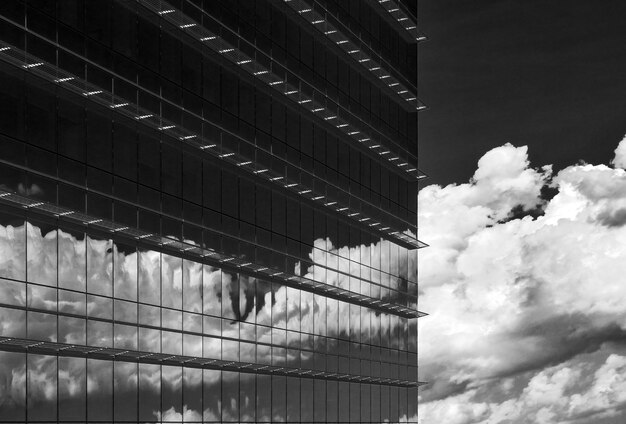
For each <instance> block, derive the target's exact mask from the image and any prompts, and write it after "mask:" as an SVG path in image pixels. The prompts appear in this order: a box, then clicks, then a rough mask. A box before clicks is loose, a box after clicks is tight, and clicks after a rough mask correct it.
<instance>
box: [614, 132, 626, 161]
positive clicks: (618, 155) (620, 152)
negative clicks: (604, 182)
mask: <svg viewBox="0 0 626 424" xmlns="http://www.w3.org/2000/svg"><path fill="white" fill-rule="evenodd" d="M612 163H613V165H615V167H617V168H622V169H626V137H624V139H623V140H622V141H621V142H620V143H619V144H618V146H617V149H615V157H614V158H613V162H612Z"/></svg>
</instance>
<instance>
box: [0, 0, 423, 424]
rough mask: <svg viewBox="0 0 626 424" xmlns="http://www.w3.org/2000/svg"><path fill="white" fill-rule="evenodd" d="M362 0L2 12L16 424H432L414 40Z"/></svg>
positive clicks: (8, 414)
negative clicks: (422, 414)
mask: <svg viewBox="0 0 626 424" xmlns="http://www.w3.org/2000/svg"><path fill="white" fill-rule="evenodd" d="M350 3H355V2H350ZM356 3H358V6H357V7H356V9H354V8H353V7H352V6H350V7H348V8H347V9H346V8H345V6H343V3H342V2H337V3H334V2H332V1H329V0H327V1H314V0H306V1H305V0H297V1H296V0H284V1H283V0H280V1H279V0H257V1H255V2H250V1H247V0H240V1H232V0H231V1H226V0H223V1H218V0H178V1H170V2H164V1H160V0H110V1H102V2H94V1H85V0H37V1H34V0H12V1H7V2H0V20H1V22H0V109H1V110H0V152H2V154H0V422H14V423H16V422H42V423H61V422H63V423H70V422H76V423H79V422H80V423H83V422H100V423H112V422H128V423H133V422H142V423H144V422H181V423H182V422H302V423H306V422H417V388H418V386H419V384H420V383H419V382H418V380H417V323H416V321H417V318H418V317H419V316H420V315H421V314H420V312H418V310H417V295H418V288H417V248H419V247H421V246H423V245H424V244H423V243H421V242H420V241H419V240H418V239H417V226H416V206H417V205H416V197H417V181H418V180H419V179H420V178H421V177H423V174H421V173H420V172H419V170H417V167H416V163H417V159H416V153H417V145H416V134H417V113H418V110H419V109H421V108H422V105H421V103H420V102H419V101H418V100H417V96H416V88H415V86H416V72H415V69H416V63H415V60H416V51H415V50H416V44H415V43H416V41H417V40H416V37H415V36H414V33H415V31H413V29H412V28H410V29H407V25H405V24H403V25H398V23H397V22H396V21H397V19H396V21H394V20H393V19H390V18H389V16H390V14H392V15H393V14H394V13H395V12H390V11H389V10H390V9H389V7H388V5H384V4H381V3H383V2H377V1H359V2H356ZM394 3H395V2H394ZM402 10H403V13H404V15H401V17H403V16H408V17H409V18H410V19H411V20H414V18H413V17H412V14H411V13H410V12H408V11H407V10H408V9H405V8H403V9H402ZM393 16H395V15H393ZM399 16H400V15H399ZM401 22H403V21H401ZM355 49H358V50H359V51H358V52H354V51H353V50H355ZM370 62H371V64H369V65H368V63H370ZM375 68H379V69H375Z"/></svg>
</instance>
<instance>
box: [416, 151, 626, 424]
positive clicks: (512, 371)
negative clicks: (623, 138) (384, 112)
mask: <svg viewBox="0 0 626 424" xmlns="http://www.w3.org/2000/svg"><path fill="white" fill-rule="evenodd" d="M622 144H624V143H622ZM616 164H617V162H616ZM548 184H550V185H552V186H553V187H554V188H556V190H557V194H556V195H555V196H554V197H553V198H552V199H550V200H549V201H544V200H542V198H541V196H540V194H541V189H542V187H543V186H544V185H548ZM536 207H541V208H543V210H544V213H543V215H542V216H539V217H538V218H532V217H531V216H524V217H522V218H516V216H520V210H527V211H528V210H532V209H534V208H536ZM514 213H516V214H517V215H515V214H514ZM419 224H420V237H421V238H422V239H423V240H424V241H426V242H427V243H429V244H430V247H429V248H427V249H424V250H422V251H420V254H419V257H420V288H421V290H422V291H423V294H422V295H421V297H420V309H423V310H425V311H426V312H428V313H429V314H430V317H427V318H424V319H421V320H420V323H419V331H420V345H419V349H420V374H421V378H422V379H425V380H429V381H431V383H432V384H431V385H430V386H429V387H427V388H425V389H423V390H422V392H421V397H422V403H421V405H420V413H421V415H420V418H421V419H423V422H424V423H428V422H458V423H483V422H484V423H490V424H491V423H500V422H503V423H505V422H506V423H509V422H511V423H518V422H520V423H521V422H532V423H540V422H546V423H557V422H569V421H567V420H575V419H579V418H577V417H580V416H582V415H581V414H591V413H593V414H596V412H595V411H596V410H601V409H602V408H604V409H605V410H609V409H611V408H617V407H618V406H619V405H623V406H626V399H622V398H621V397H620V396H617V395H615V394H611V393H613V392H614V391H615V390H621V386H619V384H617V383H616V385H615V386H614V387H613V386H610V385H609V386H606V385H605V386H606V387H608V389H607V390H608V391H607V390H605V391H604V392H603V391H602V390H600V391H599V392H598V393H607V395H606V396H605V397H602V396H601V395H598V396H596V397H597V398H598V402H597V405H601V406H597V405H596V406H594V407H595V408H596V409H594V410H593V411H592V410H591V409H590V408H591V405H590V404H589V403H586V404H585V405H584V410H581V411H578V410H576V407H575V406H573V405H575V402H574V400H573V399H575V397H574V394H575V393H578V394H579V395H580V396H581V397H580V399H583V398H585V397H586V396H589V397H591V398H593V399H595V398H596V397H593V396H594V394H593V393H594V392H592V391H591V390H590V391H584V390H582V389H581V388H580V387H576V388H575V389H572V387H570V385H571V384H572V382H573V381H576V380H577V379H578V380H580V379H584V378H585V376H587V377H588V376H589V375H591V374H593V372H594V370H595V369H599V368H598V367H600V364H599V363H594V366H590V367H585V366H582V365H580V366H578V365H576V364H575V365H576V366H572V367H569V368H558V369H556V368H555V369H552V368H546V367H547V366H550V365H552V364H564V363H568V362H567V361H570V360H573V359H572V358H574V359H575V358H579V357H580V355H581V354H583V353H584V352H587V351H591V352H596V351H598V349H600V348H601V347H602V346H603V345H604V343H605V342H609V341H612V340H616V339H619V338H621V337H623V336H624V335H625V334H626V310H625V309H624V308H623V305H624V304H625V302H626V279H625V277H624V275H626V260H624V259H626V226H625V225H624V224H626V171H624V170H622V169H613V168H609V167H607V166H604V165H597V166H592V165H587V164H582V165H576V166H571V167H568V168H566V169H564V170H563V171H561V172H560V173H559V174H558V175H556V176H555V177H553V178H552V176H551V168H550V167H544V168H542V169H541V170H534V169H531V168H529V164H528V159H527V149H526V148H525V147H519V148H515V147H513V146H511V145H509V144H507V145H505V146H502V147H499V148H496V149H494V150H492V151H490V152H488V153H487V154H485V156H483V158H481V160H480V161H479V163H478V170H477V171H476V173H475V174H474V178H473V180H472V181H471V182H470V183H468V184H460V185H450V186H447V187H439V186H429V187H425V188H424V189H422V190H421V191H420V193H419ZM614 362H615V361H613V362H612V363H614ZM542 370H543V371H542ZM546 370H552V371H549V372H548V371H546ZM505 379H508V380H505ZM502 381H508V383H507V384H508V388H507V389H506V390H504V388H503V387H502V386H501V385H500V383H501V382H502ZM598 381H600V380H598V379H596V380H595V383H594V384H601V383H598ZM486 387H490V388H491V390H486V389H485V388H486ZM522 389H523V390H522ZM568 390H569V391H571V390H573V392H572V393H570V392H569V391H568ZM574 392H575V393H574ZM602 402H604V403H602ZM582 403H584V402H582ZM582 403H581V407H583V405H582ZM530 405H533V407H532V408H531V407H530ZM602 405H603V406H602ZM533 408H534V409H533ZM516 414H518V415H516ZM519 414H526V416H528V417H531V418H522V417H523V416H524V415H519ZM594 416H595V415H594ZM514 417H517V418H514ZM572 422H573V421H572ZM581 422H585V421H581ZM589 422H593V421H589Z"/></svg>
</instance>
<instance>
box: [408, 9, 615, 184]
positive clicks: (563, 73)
mask: <svg viewBox="0 0 626 424" xmlns="http://www.w3.org/2000/svg"><path fill="white" fill-rule="evenodd" d="M418 12H419V13H418V24H419V27H420V29H421V31H422V32H423V33H424V34H425V35H426V36H427V37H428V41H425V42H422V43H420V45H419V60H420V63H419V97H420V99H421V100H422V101H423V102H425V103H426V104H427V105H428V106H429V108H430V109H429V110H426V111H423V112H421V113H420V123H419V125H420V127H419V137H420V138H419V143H420V151H419V154H420V156H419V162H420V168H421V169H422V170H423V171H424V172H426V173H427V174H428V175H429V176H430V179H428V180H427V181H426V184H432V183H437V184H448V183H452V182H457V183H461V182H465V181H467V180H468V178H469V177H471V175H472V174H473V172H474V170H475V167H476V161H477V160H478V159H479V158H480V157H481V156H482V155H483V154H484V153H485V152H486V151H487V150H489V149H491V148H493V147H496V146H499V145H502V144H504V143H506V142H510V143H512V144H513V145H515V146H520V145H528V146H529V152H530V159H531V164H532V165H533V166H542V165H545V164H554V165H555V169H556V170H558V169H560V168H563V167H565V166H568V165H571V164H575V163H576V162H578V161H579V160H585V161H587V162H590V163H608V161H609V160H610V159H611V158H612V157H613V150H614V149H615V147H617V143H618V142H619V141H620V140H621V139H622V137H623V136H624V134H626V1H624V0H600V1H588V0H587V1H582V0H567V1H565V0H420V1H419V9H418Z"/></svg>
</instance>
